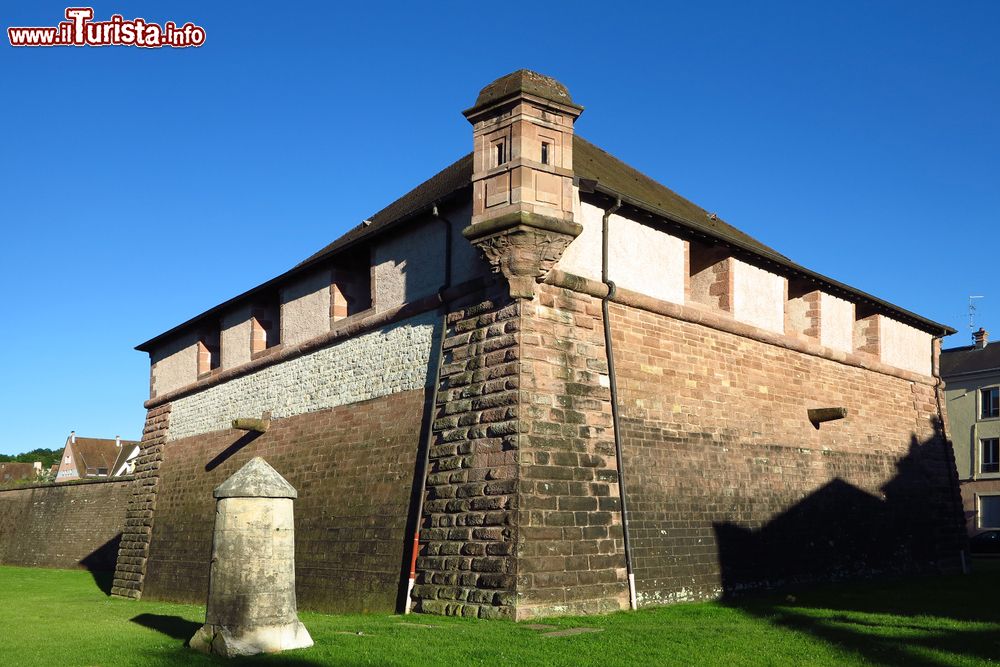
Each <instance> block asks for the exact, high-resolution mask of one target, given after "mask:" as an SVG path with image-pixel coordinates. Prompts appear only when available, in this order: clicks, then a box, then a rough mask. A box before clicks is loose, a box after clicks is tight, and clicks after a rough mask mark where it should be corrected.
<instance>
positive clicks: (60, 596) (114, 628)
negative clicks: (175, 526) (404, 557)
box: [0, 561, 1000, 667]
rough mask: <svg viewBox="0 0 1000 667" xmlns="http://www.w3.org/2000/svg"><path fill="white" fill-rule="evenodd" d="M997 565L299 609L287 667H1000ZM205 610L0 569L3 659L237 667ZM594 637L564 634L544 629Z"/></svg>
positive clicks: (48, 574) (81, 575) (72, 576)
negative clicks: (202, 647)
mask: <svg viewBox="0 0 1000 667" xmlns="http://www.w3.org/2000/svg"><path fill="white" fill-rule="evenodd" d="M998 590H1000V561H981V562H980V561H977V562H976V564H975V573H974V574H972V575H970V576H965V577H962V576H956V577H934V578H915V579H905V580H897V581H891V582H866V583H860V584H850V585H846V584H845V585H836V586H825V587H820V588H814V589H811V590H807V591H797V592H795V593H794V597H789V596H788V595H787V594H784V593H783V594H778V595H771V596H767V597H755V598H749V599H743V600H739V601H737V602H736V603H732V604H723V603H701V604H682V605H675V606H672V607H663V608H658V609H648V610H643V611H639V612H636V613H619V614H613V615H610V616H599V617H573V618H559V619H552V620H545V621H543V623H545V624H547V625H552V626H556V627H555V628H552V629H549V630H544V629H543V630H538V629H530V628H528V627H526V626H525V625H523V624H521V625H518V624H515V623H510V622H503V621H474V620H465V619H456V618H440V617H435V616H423V615H414V616H408V617H402V616H390V615H374V616H328V615H323V614H313V613H308V612H302V613H301V614H300V616H301V618H302V621H303V622H304V623H305V625H306V627H307V628H308V629H309V631H310V633H311V634H312V637H313V639H314V640H315V642H316V646H315V647H313V648H311V649H305V650H299V651H291V652H288V653H284V654H281V655H276V656H261V657H259V658H254V659H251V660H246V661H245V663H248V664H249V663H253V664H273V665H291V666H293V667H294V666H301V667H306V666H308V665H432V664H441V665H517V666H518V667H528V666H533V665H602V666H605V665H639V664H657V665H663V664H677V665H691V664H707V665H719V664H724V665H806V664H808V665H864V664H876V665H917V666H932V665H981V664H991V663H992V662H994V661H997V660H1000V603H998V601H997V598H995V597H994V595H996V591H998ZM204 617H205V612H204V608H203V607H200V606H196V605H179V604H168V603H161V602H149V601H140V602H135V601H127V600H118V599H113V598H110V597H108V596H107V595H106V594H105V593H104V592H103V591H102V588H101V587H100V586H99V585H98V582H95V577H94V576H92V575H91V574H90V573H88V572H84V571H70V570H41V569H28V568H17V567H0V629H2V630H0V664H3V665H17V666H28V665H46V666H48V665H180V664H184V665H209V664H227V665H233V664H243V662H244V661H225V660H222V659H214V658H210V657H208V656H204V655H201V654H198V653H195V652H194V651H191V650H190V649H187V648H185V646H184V643H185V641H186V640H187V639H188V638H189V637H190V636H191V635H192V634H194V631H195V630H196V629H197V628H198V627H199V626H200V625H201V623H202V622H203V621H204ZM581 627H585V628H598V629H600V630H601V631H600V632H588V633H580V634H574V635H570V636H562V637H550V636H546V633H548V632H553V631H555V630H561V629H567V628H581Z"/></svg>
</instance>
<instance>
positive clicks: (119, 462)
mask: <svg viewBox="0 0 1000 667" xmlns="http://www.w3.org/2000/svg"><path fill="white" fill-rule="evenodd" d="M138 446H139V443H138V442H131V441H125V440H122V446H121V448H120V449H119V450H118V458H116V459H115V463H114V465H112V466H111V471H110V472H109V473H108V474H109V475H114V474H115V473H117V472H118V469H119V468H121V467H122V466H123V465H125V462H126V461H128V457H129V455H130V454H131V453H132V452H133V451H135V448H136V447H138Z"/></svg>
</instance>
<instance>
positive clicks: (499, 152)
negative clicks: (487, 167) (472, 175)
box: [493, 141, 507, 167]
mask: <svg viewBox="0 0 1000 667" xmlns="http://www.w3.org/2000/svg"><path fill="white" fill-rule="evenodd" d="M505 162H507V144H506V143H505V142H503V141H498V142H496V143H495V144H493V166H494V167H499V166H500V165H502V164H504V163H505Z"/></svg>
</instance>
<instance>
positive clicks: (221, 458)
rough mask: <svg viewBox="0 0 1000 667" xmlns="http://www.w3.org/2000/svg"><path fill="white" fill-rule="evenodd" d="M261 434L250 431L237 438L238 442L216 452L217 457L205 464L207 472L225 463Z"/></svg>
mask: <svg viewBox="0 0 1000 667" xmlns="http://www.w3.org/2000/svg"><path fill="white" fill-rule="evenodd" d="M260 435H261V434H260V433H258V432H256V431H248V432H246V433H244V434H243V435H241V436H240V437H239V439H237V440H236V442H234V443H233V444H231V445H229V446H228V447H226V448H225V449H223V450H222V451H221V452H219V453H218V454H216V456H215V458H213V459H212V460H211V461H209V462H208V463H206V464H205V472H212V471H213V470H215V469H216V468H218V467H219V466H220V465H222V464H223V463H225V462H226V461H227V460H228V459H229V457H231V456H233V455H234V454H236V452H238V451H240V450H241V449H243V448H244V447H246V446H247V445H249V444H250V443H251V442H253V441H254V440H256V439H257V438H259V437H260Z"/></svg>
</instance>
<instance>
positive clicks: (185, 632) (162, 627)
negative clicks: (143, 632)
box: [131, 614, 201, 643]
mask: <svg viewBox="0 0 1000 667" xmlns="http://www.w3.org/2000/svg"><path fill="white" fill-rule="evenodd" d="M131 620H132V622H133V623H136V624H138V625H141V626H142V627H144V628H149V629H150V630H156V631H157V632H162V633H163V634H165V635H167V636H168V637H173V638H174V639H180V640H183V641H184V642H185V643H187V641H188V640H189V639H191V637H192V636H194V633H195V632H197V631H198V628H200V627H201V623H195V622H194V621H189V620H187V619H185V618H181V617H180V616H166V615H164V614H139V615H138V616H134V617H132V619H131Z"/></svg>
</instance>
